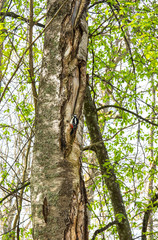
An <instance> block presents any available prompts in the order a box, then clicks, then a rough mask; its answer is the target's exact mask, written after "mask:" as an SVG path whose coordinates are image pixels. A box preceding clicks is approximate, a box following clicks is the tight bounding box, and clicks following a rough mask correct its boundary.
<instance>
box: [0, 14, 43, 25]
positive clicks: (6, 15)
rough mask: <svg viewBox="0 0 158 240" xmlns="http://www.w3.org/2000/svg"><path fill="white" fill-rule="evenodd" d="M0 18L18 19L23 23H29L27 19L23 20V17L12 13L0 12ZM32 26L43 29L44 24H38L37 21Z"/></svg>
mask: <svg viewBox="0 0 158 240" xmlns="http://www.w3.org/2000/svg"><path fill="white" fill-rule="evenodd" d="M0 16H4V17H12V18H18V19H20V20H23V21H24V22H27V23H29V19H27V18H25V17H22V16H20V15H18V14H16V13H14V12H0ZM33 24H34V25H37V26H39V27H42V28H44V27H45V25H44V24H42V23H38V22H37V21H34V22H33Z"/></svg>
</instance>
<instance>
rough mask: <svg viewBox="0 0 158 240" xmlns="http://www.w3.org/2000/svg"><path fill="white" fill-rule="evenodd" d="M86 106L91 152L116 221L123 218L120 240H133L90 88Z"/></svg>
mask: <svg viewBox="0 0 158 240" xmlns="http://www.w3.org/2000/svg"><path fill="white" fill-rule="evenodd" d="M84 106H85V109H84V115H85V117H86V123H87V127H88V131H89V134H90V138H91V142H92V146H93V147H92V148H93V149H91V150H93V151H95V153H96V156H97V159H98V162H99V166H100V169H101V173H102V176H103V180H104V181H105V184H106V186H107V188H108V191H109V195H110V199H111V203H112V206H113V209H114V214H115V218H116V220H118V221H119V216H120V217H121V216H122V219H121V221H120V222H119V223H118V224H117V229H118V234H119V239H120V240H127V239H128V240H131V239H132V234H131V229H130V225H129V221H128V217H127V214H126V210H125V206H124V202H123V199H122V195H121V191H120V187H119V183H118V181H117V178H116V176H115V173H114V169H113V166H112V165H111V163H110V160H109V156H108V152H107V149H106V147H105V145H104V142H103V139H102V135H101V132H100V129H99V125H98V119H97V110H96V106H95V104H94V102H93V101H92V98H91V94H90V90H89V88H88V87H87V90H86V97H85V104H84ZM95 143H96V144H95Z"/></svg>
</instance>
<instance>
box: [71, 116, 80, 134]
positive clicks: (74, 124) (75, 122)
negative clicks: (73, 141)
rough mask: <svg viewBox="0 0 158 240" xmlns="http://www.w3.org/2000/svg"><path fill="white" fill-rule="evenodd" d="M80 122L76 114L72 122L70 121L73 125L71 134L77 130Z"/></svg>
mask: <svg viewBox="0 0 158 240" xmlns="http://www.w3.org/2000/svg"><path fill="white" fill-rule="evenodd" d="M78 122H79V121H78V118H77V115H76V114H74V115H73V118H72V119H71V122H70V127H71V132H70V135H72V134H73V133H74V132H76V130H77V126H78Z"/></svg>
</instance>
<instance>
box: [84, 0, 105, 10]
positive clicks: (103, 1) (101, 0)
mask: <svg viewBox="0 0 158 240" xmlns="http://www.w3.org/2000/svg"><path fill="white" fill-rule="evenodd" d="M100 3H105V0H100V1H98V2H95V3H93V4H92V5H90V6H89V7H88V9H90V8H92V7H94V6H95V5H97V4H100Z"/></svg>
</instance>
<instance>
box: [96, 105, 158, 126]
mask: <svg viewBox="0 0 158 240" xmlns="http://www.w3.org/2000/svg"><path fill="white" fill-rule="evenodd" d="M109 107H113V108H118V109H121V110H123V111H125V112H128V113H131V114H133V115H134V116H136V117H137V118H139V119H142V120H143V121H145V122H147V123H149V124H151V125H154V126H156V127H157V126H158V124H156V123H154V122H152V121H150V120H148V119H147V118H144V117H142V116H140V115H139V114H137V113H135V112H132V111H131V110H128V109H126V108H124V107H121V106H117V105H104V106H102V107H99V108H98V109H97V111H100V110H101V109H104V108H109Z"/></svg>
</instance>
